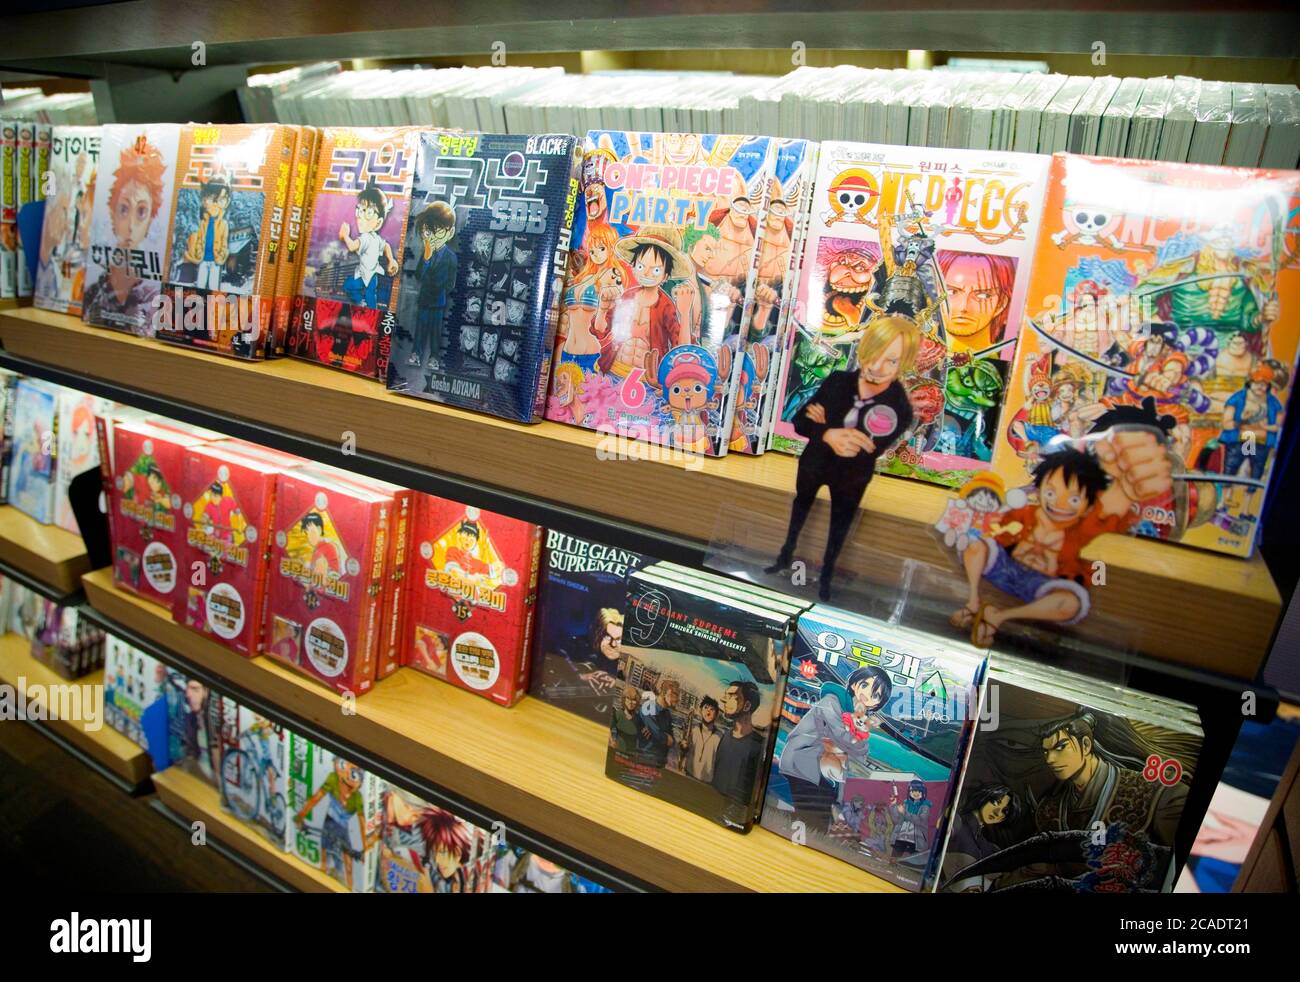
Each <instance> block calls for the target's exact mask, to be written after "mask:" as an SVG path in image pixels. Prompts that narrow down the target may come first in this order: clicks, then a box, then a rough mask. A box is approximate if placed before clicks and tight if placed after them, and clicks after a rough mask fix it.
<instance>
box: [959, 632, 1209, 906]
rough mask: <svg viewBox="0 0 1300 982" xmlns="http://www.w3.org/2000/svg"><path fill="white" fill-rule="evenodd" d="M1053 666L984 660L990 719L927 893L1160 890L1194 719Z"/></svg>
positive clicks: (1190, 762)
mask: <svg viewBox="0 0 1300 982" xmlns="http://www.w3.org/2000/svg"><path fill="white" fill-rule="evenodd" d="M1055 674H1056V678H1055V679H1054V680H1046V679H1043V678H1036V677H1033V676H1025V675H1021V674H1020V673H1019V672H1017V671H1016V670H1015V668H1014V667H1012V666H1010V665H1004V664H1002V663H1001V660H1000V659H999V656H997V655H994V656H993V659H992V662H991V666H990V670H989V697H990V699H992V698H993V696H994V693H995V692H996V695H997V704H998V712H997V716H996V724H995V722H994V718H993V717H992V716H990V718H989V720H988V721H985V720H984V719H981V720H980V723H979V726H978V727H977V729H976V732H975V736H974V740H973V743H972V746H971V751H970V760H969V762H968V764H967V766H966V773H965V776H964V777H963V779H962V785H961V791H960V794H959V795H958V798H957V805H956V808H955V810H954V814H953V820H952V830H951V833H950V834H949V836H948V840H947V845H946V849H945V852H944V855H943V859H942V871H941V874H940V876H939V878H938V880H937V883H936V885H937V888H938V889H940V890H943V891H948V892H995V891H996V892H1000V891H1004V890H1005V891H1033V892H1036V893H1041V892H1043V891H1056V892H1075V893H1126V892H1139V893H1147V892H1158V891H1161V890H1166V889H1168V886H1169V880H1170V875H1171V873H1172V866H1173V847H1174V842H1175V837H1176V835H1177V832H1178V826H1179V823H1180V822H1181V820H1182V816H1183V809H1184V806H1185V804H1186V801H1187V793H1188V789H1189V787H1190V785H1191V781H1192V776H1193V774H1194V773H1195V770H1196V765H1197V759H1198V757H1199V755H1200V750H1201V742H1202V735H1201V730H1200V727H1199V725H1197V724H1196V723H1195V722H1192V721H1188V720H1186V719H1185V718H1182V717H1181V715H1180V714H1178V713H1169V712H1168V711H1163V712H1162V711H1160V710H1158V709H1156V710H1153V709H1151V708H1149V707H1148V706H1143V705H1142V703H1141V702H1140V701H1138V700H1133V699H1128V700H1126V701H1125V702H1112V701H1110V700H1109V699H1107V698H1105V697H1103V696H1101V695H1098V694H1089V692H1090V686H1091V685H1092V683H1091V682H1090V680H1088V679H1085V678H1082V677H1080V676H1075V675H1073V674H1072V673H1070V672H1065V671H1061V670H1059V669H1058V670H1057V672H1056V673H1055ZM1145 698H1146V700H1147V701H1148V703H1149V701H1150V700H1152V699H1154V698H1155V697H1149V696H1148V697H1145Z"/></svg>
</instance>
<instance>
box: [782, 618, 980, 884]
mask: <svg viewBox="0 0 1300 982" xmlns="http://www.w3.org/2000/svg"><path fill="white" fill-rule="evenodd" d="M984 665H985V659H984V656H983V655H982V654H977V653H975V652H974V651H968V652H962V651H957V650H953V649H948V648H941V647H939V646H937V645H934V644H932V643H931V642H930V641H929V640H928V639H926V638H924V637H921V636H917V635H912V634H910V633H909V632H906V631H903V630H901V629H898V628H893V627H890V626H889V625H886V624H884V623H881V622H879V621H875V620H872V619H870V618H866V617H857V616H854V615H850V614H847V613H845V612H843V611H839V610H836V609H834V608H826V607H815V608H813V609H812V610H811V611H809V612H808V613H807V614H805V615H804V616H803V617H801V618H800V620H799V626H798V633H797V636H796V639H795V645H794V652H793V655H792V657H791V660H790V671H789V674H788V675H787V678H786V686H785V694H784V700H783V703H782V706H781V713H780V729H779V731H778V732H777V737H776V749H775V752H774V754H773V757H772V771H771V775H770V777H769V778H768V785H767V798H766V802H765V804H764V807H763V826H764V827H765V828H768V829H771V830H772V831H773V832H776V833H777V834H778V835H782V836H785V837H787V838H791V837H799V836H801V837H802V841H803V843H804V844H806V845H808V846H811V847H812V848H814V849H819V850H821V851H822V852H826V853H829V854H830V855H832V856H838V857H839V858H841V859H843V860H845V861H846V862H850V863H853V864H854V865H855V866H858V867H861V868H862V869H865V870H867V871H869V872H871V873H874V874H876V875H877V876H881V877H883V878H885V879H887V880H889V881H891V882H893V883H897V884H898V885H899V886H903V887H907V888H908V889H911V890H920V889H923V888H924V887H925V886H926V885H927V883H928V880H929V877H930V874H931V872H932V870H933V868H934V866H935V864H936V861H937V857H938V855H939V851H940V847H941V845H942V843H943V835H944V832H945V830H946V816H947V812H948V809H949V806H950V804H951V802H952V799H953V794H954V786H955V784H956V782H957V779H958V776H959V774H960V772H961V768H962V762H963V760H964V758H965V753H966V750H967V748H968V747H969V745H970V735H971V731H972V729H973V727H974V720H975V717H976V715H977V714H978V711H979V698H980V684H981V682H982V680H983V675H984Z"/></svg>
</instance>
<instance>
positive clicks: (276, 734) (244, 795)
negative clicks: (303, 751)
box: [217, 706, 293, 850]
mask: <svg viewBox="0 0 1300 982" xmlns="http://www.w3.org/2000/svg"><path fill="white" fill-rule="evenodd" d="M231 722H232V723H233V726H232V727H230V732H229V733H227V734H225V735H224V736H223V740H222V752H221V771H220V774H219V781H218V784H217V787H218V789H219V790H220V792H221V806H222V807H223V808H224V809H226V811H228V812H230V813H231V814H232V815H235V816H237V817H238V818H239V819H240V820H241V821H244V822H247V823H248V824H250V825H252V826H253V827H255V828H257V829H258V830H259V831H260V832H261V833H262V834H263V835H265V836H266V837H267V838H268V839H269V840H270V841H271V842H273V843H274V844H275V846H276V847H277V848H279V849H283V850H288V849H290V848H292V846H293V829H292V826H291V825H290V823H289V806H288V793H289V741H290V734H289V731H288V730H286V729H285V728H284V727H283V726H281V725H280V724H279V723H277V722H275V721H274V720H270V719H267V718H266V717H265V716H261V715H259V714H258V713H255V712H253V711H252V710H251V709H248V708H247V707H244V706H236V707H235V713H234V716H233V719H232V720H231Z"/></svg>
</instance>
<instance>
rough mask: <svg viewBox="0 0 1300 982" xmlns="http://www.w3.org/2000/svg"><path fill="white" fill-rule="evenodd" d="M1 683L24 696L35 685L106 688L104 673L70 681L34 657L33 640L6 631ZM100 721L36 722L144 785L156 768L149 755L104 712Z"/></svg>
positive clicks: (0, 644)
mask: <svg viewBox="0 0 1300 982" xmlns="http://www.w3.org/2000/svg"><path fill="white" fill-rule="evenodd" d="M0 683H3V684H5V685H9V686H13V688H14V690H15V692H19V693H22V694H23V697H24V698H26V697H27V694H28V693H29V692H31V690H32V687H35V686H40V687H41V690H42V691H48V689H47V688H46V687H48V686H53V685H59V686H65V685H75V686H84V687H85V689H84V690H83V691H89V690H91V689H93V688H98V689H99V690H100V691H103V686H104V673H103V672H102V671H98V672H92V673H91V674H89V675H86V676H83V677H82V678H79V679H77V680H75V681H69V680H68V679H65V678H63V676H61V675H58V674H57V673H55V672H54V671H52V670H51V669H49V668H46V667H45V666H44V665H42V664H41V663H40V662H38V661H37V660H36V659H35V658H33V657H32V651H31V642H30V641H28V640H27V639H26V638H23V637H19V636H18V635H16V634H6V635H4V636H3V637H0ZM101 708H102V706H101ZM99 723H100V726H99V728H98V729H87V725H86V723H85V722H84V721H79V720H63V719H47V720H40V721H37V725H39V726H45V727H49V729H50V730H51V731H52V732H54V733H56V734H57V735H58V736H60V737H62V738H63V739H64V740H66V741H67V742H68V743H70V744H71V745H72V746H74V747H76V748H77V749H78V750H80V751H81V752H82V753H84V754H86V755H87V756H89V757H91V758H92V759H94V760H95V761H96V762H97V763H99V764H101V765H102V766H103V767H104V768H105V769H106V770H108V771H110V772H111V773H113V774H115V775H116V776H117V777H119V778H121V779H122V780H123V781H125V782H126V783H127V784H128V785H130V786H131V787H137V786H139V785H140V784H143V783H144V781H145V780H146V779H147V778H148V777H149V772H150V771H152V770H153V763H152V761H151V760H150V759H149V755H148V754H147V753H145V751H144V750H142V749H141V748H140V747H138V746H136V745H135V744H134V743H132V742H131V741H130V740H128V739H127V738H126V737H124V736H123V735H122V734H120V733H118V732H117V730H115V729H113V728H112V727H111V726H109V725H108V723H107V722H106V721H105V720H104V718H103V716H102V714H101V715H100V719H99Z"/></svg>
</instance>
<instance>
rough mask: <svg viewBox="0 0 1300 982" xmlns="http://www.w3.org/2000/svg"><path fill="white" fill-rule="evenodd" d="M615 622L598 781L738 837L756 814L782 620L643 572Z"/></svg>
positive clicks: (781, 660) (785, 629)
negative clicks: (619, 638)
mask: <svg viewBox="0 0 1300 982" xmlns="http://www.w3.org/2000/svg"><path fill="white" fill-rule="evenodd" d="M657 571H658V572H657ZM713 579H714V580H715V582H719V583H725V581H721V580H720V579H719V578H716V577H715V578H713ZM719 589H725V587H720V588H719ZM624 616H625V618H626V631H625V633H624V636H623V677H622V681H621V682H620V684H619V691H618V693H617V698H616V700H615V701H614V706H613V708H612V711H611V713H610V720H609V726H610V731H609V750H608V752H607V754H606V757H605V774H606V775H607V776H608V777H610V778H612V779H613V780H615V781H618V782H619V783H620V784H624V785H627V786H628V787H631V788H636V789H637V790H639V791H643V792H645V793H647V794H652V795H654V796H655V797H657V798H662V799H664V800H666V801H671V802H673V803H674V804H676V805H678V806H680V807H682V808H685V809H687V810H689V811H693V812H695V813H696V814H699V815H702V816H704V817H705V818H708V819H710V820H711V821H714V822H717V823H718V824H720V825H724V826H726V827H728V828H732V829H735V830H737V831H741V832H747V831H748V830H749V829H750V827H751V825H752V824H753V822H754V821H755V819H756V818H757V816H758V809H759V807H760V806H761V803H762V794H763V786H764V783H765V781H766V777H767V760H768V753H769V751H770V749H771V735H772V729H773V727H774V726H776V724H777V717H776V714H777V712H778V706H779V703H780V698H781V689H782V688H783V686H784V680H785V657H786V656H787V654H788V652H787V649H786V645H787V643H788V640H789V632H790V628H791V626H792V624H793V619H794V618H793V615H792V614H790V613H788V612H785V611H781V610H772V609H770V608H769V607H768V606H767V605H766V604H765V603H763V602H762V601H759V600H755V599H754V598H752V597H750V596H748V595H746V594H743V593H737V594H735V595H732V594H727V593H721V592H714V591H713V590H711V589H709V588H708V587H707V586H705V585H703V584H702V583H700V582H696V581H692V580H688V579H683V578H680V577H679V576H677V575H676V574H675V573H673V572H671V571H666V572H665V571H664V570H663V569H662V568H661V567H654V566H652V567H648V568H646V569H643V570H638V571H637V572H635V573H632V574H630V575H629V576H628V580H627V599H626V603H625V607H624Z"/></svg>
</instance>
